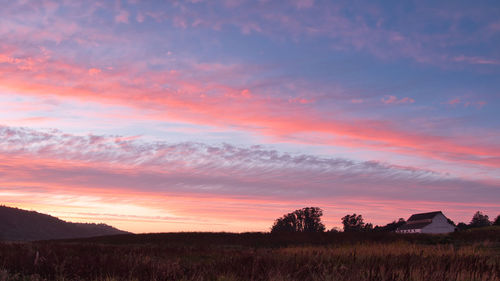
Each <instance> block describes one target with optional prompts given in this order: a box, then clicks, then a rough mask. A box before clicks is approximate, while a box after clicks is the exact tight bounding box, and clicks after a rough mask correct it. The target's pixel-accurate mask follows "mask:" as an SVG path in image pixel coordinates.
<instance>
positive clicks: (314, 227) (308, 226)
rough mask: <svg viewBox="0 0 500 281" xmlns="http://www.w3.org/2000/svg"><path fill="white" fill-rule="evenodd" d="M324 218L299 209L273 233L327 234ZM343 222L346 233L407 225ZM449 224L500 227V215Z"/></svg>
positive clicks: (317, 211) (357, 219)
mask: <svg viewBox="0 0 500 281" xmlns="http://www.w3.org/2000/svg"><path fill="white" fill-rule="evenodd" d="M322 216H323V210H322V209H321V208H318V207H306V208H302V209H298V210H295V211H293V212H291V213H288V214H285V215H283V216H282V217H280V218H278V219H276V220H275V222H274V224H273V226H272V227H271V232H325V230H326V227H325V225H324V224H323V222H321V217H322ZM341 221H342V225H343V230H344V232H392V231H396V229H397V228H398V227H400V226H402V225H404V224H405V223H406V221H405V219H403V218H399V219H398V220H394V221H393V222H390V223H388V224H386V225H383V226H378V225H377V226H375V227H374V226H373V224H371V223H365V222H364V219H363V216H362V215H361V214H347V215H345V216H344V217H342V218H341ZM448 222H449V223H450V224H452V225H453V226H455V227H456V229H457V230H458V231H460V230H466V229H469V228H476V227H485V226H491V225H498V226H500V215H498V216H497V217H496V219H495V220H494V221H490V219H489V217H488V216H487V215H485V214H483V213H481V212H480V211H477V212H476V213H475V214H474V215H473V216H472V219H471V221H470V223H468V224H466V223H464V222H461V223H459V224H455V222H453V221H452V220H450V219H448ZM328 231H330V232H337V231H339V230H338V229H337V228H332V229H330V230H328Z"/></svg>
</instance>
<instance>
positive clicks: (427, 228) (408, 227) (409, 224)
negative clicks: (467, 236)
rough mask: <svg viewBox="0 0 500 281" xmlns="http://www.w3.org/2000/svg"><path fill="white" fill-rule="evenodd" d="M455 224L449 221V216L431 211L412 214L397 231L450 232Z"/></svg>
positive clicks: (453, 229)
mask: <svg viewBox="0 0 500 281" xmlns="http://www.w3.org/2000/svg"><path fill="white" fill-rule="evenodd" d="M453 231H455V226H453V225H452V224H451V223H449V222H448V218H446V217H445V215H444V214H443V213H442V212H441V211H438V212H430V213H421V214H414V215H412V216H411V217H410V218H409V219H408V220H407V221H406V223H405V224H404V225H402V226H400V227H399V228H398V229H397V230H396V232H397V233H450V232H453Z"/></svg>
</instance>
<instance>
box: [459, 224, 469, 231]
mask: <svg viewBox="0 0 500 281" xmlns="http://www.w3.org/2000/svg"><path fill="white" fill-rule="evenodd" d="M468 228H469V226H468V225H467V224H466V223H463V222H460V223H458V224H457V230H459V231H462V230H466V229H468Z"/></svg>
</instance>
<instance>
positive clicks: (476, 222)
mask: <svg viewBox="0 0 500 281" xmlns="http://www.w3.org/2000/svg"><path fill="white" fill-rule="evenodd" d="M490 225H491V222H490V220H489V219H488V216H487V215H483V213H481V212H480V211H477V212H476V213H475V214H474V216H473V217H472V220H471V221H470V224H469V226H470V227H483V226H490Z"/></svg>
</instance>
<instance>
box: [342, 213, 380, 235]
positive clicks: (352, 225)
mask: <svg viewBox="0 0 500 281" xmlns="http://www.w3.org/2000/svg"><path fill="white" fill-rule="evenodd" d="M342 224H343V225H344V232H355V231H369V230H371V229H372V228H373V225H372V224H371V223H369V224H366V225H365V223H364V222H363V216H362V215H356V214H352V215H345V216H344V217H343V218H342Z"/></svg>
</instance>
